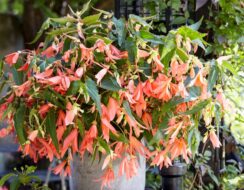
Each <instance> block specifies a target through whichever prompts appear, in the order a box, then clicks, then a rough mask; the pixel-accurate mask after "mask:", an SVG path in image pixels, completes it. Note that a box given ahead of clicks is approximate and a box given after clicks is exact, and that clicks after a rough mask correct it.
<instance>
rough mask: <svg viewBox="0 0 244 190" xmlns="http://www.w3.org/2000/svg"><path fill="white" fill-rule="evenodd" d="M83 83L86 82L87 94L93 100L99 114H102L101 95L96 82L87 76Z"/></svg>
mask: <svg viewBox="0 0 244 190" xmlns="http://www.w3.org/2000/svg"><path fill="white" fill-rule="evenodd" d="M85 83H86V89H87V92H88V94H89V96H90V97H91V98H92V100H93V101H94V102H95V104H96V106H97V109H98V112H99V114H100V115H102V107H101V96H100V94H99V93H98V89H97V85H96V83H95V82H94V81H93V80H92V79H90V78H88V79H87V80H86V82H85Z"/></svg>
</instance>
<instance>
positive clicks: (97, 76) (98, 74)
mask: <svg viewBox="0 0 244 190" xmlns="http://www.w3.org/2000/svg"><path fill="white" fill-rule="evenodd" d="M107 72H108V68H103V69H102V70H100V71H99V72H98V73H97V74H96V75H95V78H96V79H97V84H99V83H100V82H101V80H102V79H103V77H104V76H105V75H106V74H107Z"/></svg>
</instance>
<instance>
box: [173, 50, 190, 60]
mask: <svg viewBox="0 0 244 190" xmlns="http://www.w3.org/2000/svg"><path fill="white" fill-rule="evenodd" d="M176 53H177V55H178V56H179V57H180V59H181V60H182V61H183V62H186V61H187V60H188V59H189V57H188V55H187V53H186V52H185V51H184V50H183V49H181V48H177V49H176Z"/></svg>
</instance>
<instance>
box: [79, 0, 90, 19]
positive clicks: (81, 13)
mask: <svg viewBox="0 0 244 190" xmlns="http://www.w3.org/2000/svg"><path fill="white" fill-rule="evenodd" d="M90 3H91V0H89V1H88V2H87V3H86V4H84V5H83V7H82V10H81V11H79V12H78V15H79V16H82V15H83V14H84V13H85V12H86V11H87V10H88V9H89V8H90Z"/></svg>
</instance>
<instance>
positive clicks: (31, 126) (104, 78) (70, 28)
mask: <svg viewBox="0 0 244 190" xmlns="http://www.w3.org/2000/svg"><path fill="white" fill-rule="evenodd" d="M87 6H88V5H85V8H84V9H83V10H82V11H80V12H76V13H74V12H72V13H71V15H68V16H66V17H62V18H50V19H48V20H47V21H46V22H45V23H44V24H43V26H42V28H41V30H40V32H39V33H38V35H37V38H38V37H40V36H41V34H42V33H43V32H45V34H46V38H45V41H44V42H43V43H40V45H39V47H37V48H36V49H35V50H22V51H17V52H15V53H12V54H9V55H7V56H5V58H4V60H3V62H2V64H1V67H0V68H1V77H2V81H3V83H2V86H5V87H4V88H1V89H4V91H7V93H6V95H5V96H4V97H3V98H2V99H1V100H0V118H1V120H5V121H6V122H7V124H8V126H7V127H6V128H3V129H1V130H0V136H1V137H4V136H6V135H8V134H10V133H13V132H14V133H15V134H16V135H17V139H18V142H19V143H20V150H21V151H22V152H23V154H24V155H28V156H30V157H31V158H33V160H34V161H38V159H40V158H43V157H46V158H48V159H49V160H50V161H52V160H53V159H54V158H57V159H59V160H61V164H59V165H58V166H57V167H55V168H54V173H56V174H58V173H60V172H61V171H63V170H64V173H65V175H69V174H71V169H70V162H71V161H72V157H73V155H74V154H78V155H80V157H81V159H82V158H83V157H84V154H87V153H88V154H89V155H91V157H92V159H96V158H97V156H98V155H100V156H101V155H103V156H105V159H104V163H103V167H102V168H101V169H102V170H104V175H103V176H102V177H101V180H102V187H104V186H109V185H110V182H111V181H112V180H113V179H114V178H115V177H116V176H121V175H123V174H125V175H126V177H127V178H131V177H133V176H134V175H136V174H137V168H138V166H139V163H138V159H137V157H138V155H141V156H143V157H145V158H146V159H147V161H148V162H149V163H151V164H152V165H157V166H160V167H163V166H166V167H168V166H170V165H172V161H173V160H175V159H176V158H178V157H183V159H184V160H185V161H186V162H189V159H190V158H191V157H192V156H194V154H195V153H196V152H197V149H198V145H199V142H200V140H201V135H200V132H199V130H198V127H199V122H200V119H201V118H202V114H203V110H204V109H205V111H204V112H205V114H204V120H201V122H203V121H205V122H206V124H207V125H206V133H205V137H204V139H205V140H206V139H207V138H210V140H211V141H212V144H213V146H214V147H219V146H220V142H219V140H218V138H217V135H216V133H215V128H214V127H213V126H212V125H211V118H212V117H214V116H213V115H212V114H211V110H210V109H211V105H213V104H215V103H216V102H219V103H222V102H223V101H222V99H221V98H217V101H216V97H215V96H213V93H212V89H213V88H214V85H215V82H216V72H215V70H214V69H213V68H215V64H214V63H213V62H205V61H203V60H200V59H199V58H198V57H197V55H195V53H196V52H197V50H198V47H200V48H202V49H204V46H205V45H206V43H205V41H204V40H203V38H204V36H205V34H201V33H199V32H198V31H196V30H195V27H196V26H197V25H192V26H183V27H181V28H179V29H177V30H172V31H170V32H169V34H168V35H167V36H160V35H155V34H153V33H152V32H151V25H150V21H148V20H146V19H144V18H141V17H138V16H135V15H130V17H129V19H128V21H125V20H123V19H116V18H114V17H113V15H112V14H110V13H107V12H104V11H100V10H98V13H97V14H95V15H90V16H87V17H84V18H83V17H82V15H83V13H84V12H85V9H86V7H87ZM35 40H36V39H35ZM206 113H209V114H206ZM115 160H120V161H121V163H120V166H119V173H118V174H115V173H114V170H113V163H114V161H115Z"/></svg>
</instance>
